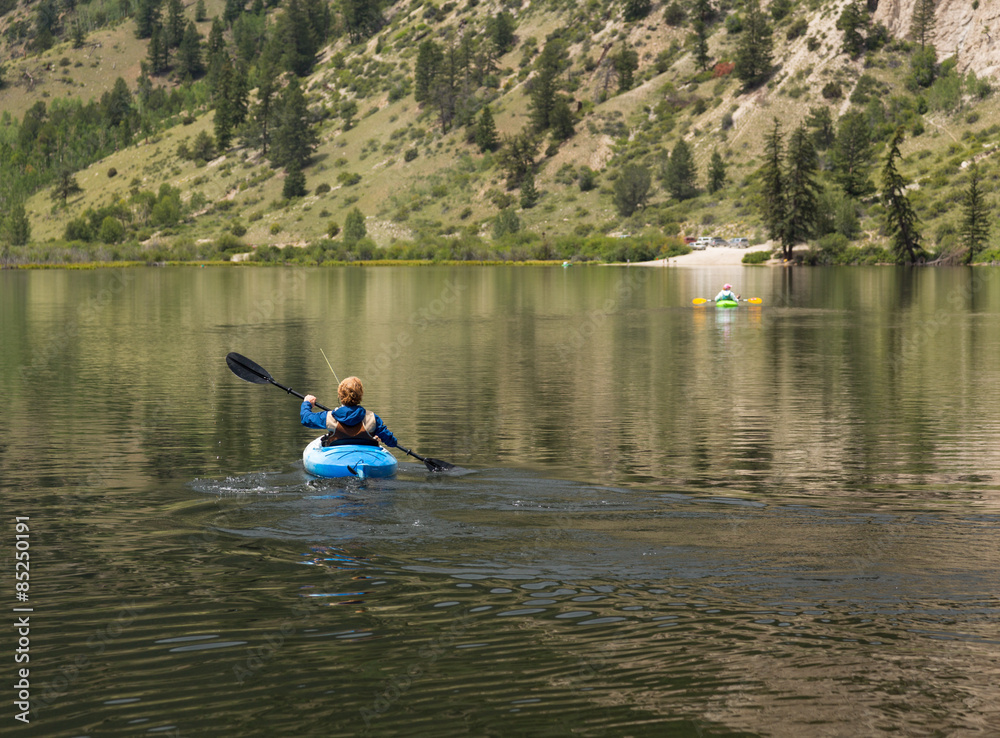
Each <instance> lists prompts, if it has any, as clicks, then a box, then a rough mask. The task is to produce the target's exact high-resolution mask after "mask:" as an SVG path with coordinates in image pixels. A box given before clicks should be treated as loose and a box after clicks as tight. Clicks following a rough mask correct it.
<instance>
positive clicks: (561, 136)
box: [549, 95, 576, 141]
mask: <svg viewBox="0 0 1000 738" xmlns="http://www.w3.org/2000/svg"><path fill="white" fill-rule="evenodd" d="M569 102H570V101H569V100H568V99H567V98H566V97H565V96H564V95H559V96H557V97H556V103H555V105H553V106H552V115H551V116H549V122H550V123H551V125H552V128H551V133H552V139H553V140H554V141H566V140H568V139H570V138H572V137H573V134H574V133H575V132H576V131H575V130H574V127H573V126H574V124H573V111H572V110H570V109H569Z"/></svg>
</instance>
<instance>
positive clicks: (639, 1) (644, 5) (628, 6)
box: [622, 0, 653, 22]
mask: <svg viewBox="0 0 1000 738" xmlns="http://www.w3.org/2000/svg"><path fill="white" fill-rule="evenodd" d="M652 6H653V4H652V3H651V2H650V0H625V7H624V8H623V9H622V17H623V18H624V19H625V20H626V21H627V22H631V21H637V20H641V19H642V18H645V17H646V16H647V15H649V10H650V8H652Z"/></svg>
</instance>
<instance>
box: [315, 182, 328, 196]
mask: <svg viewBox="0 0 1000 738" xmlns="http://www.w3.org/2000/svg"><path fill="white" fill-rule="evenodd" d="M329 191H330V183H329V182H322V183H321V184H318V185H316V194H317V195H324V194H326V193H327V192H329Z"/></svg>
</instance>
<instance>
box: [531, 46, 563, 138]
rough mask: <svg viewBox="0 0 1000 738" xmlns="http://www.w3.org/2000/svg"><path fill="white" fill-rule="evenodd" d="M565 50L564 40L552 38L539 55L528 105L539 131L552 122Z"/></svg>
mask: <svg viewBox="0 0 1000 738" xmlns="http://www.w3.org/2000/svg"><path fill="white" fill-rule="evenodd" d="M565 51H566V47H565V44H564V43H563V42H562V41H560V40H559V39H552V40H550V41H549V42H548V43H547V44H545V49H543V50H542V53H541V54H539V55H538V61H537V62H536V64H535V68H536V69H537V70H538V73H537V74H536V75H535V76H534V77H532V78H531V80H530V88H531V91H530V94H531V100H530V102H529V105H528V107H529V110H530V115H531V123H532V125H533V126H534V128H535V130H536V131H538V132H542V131H545V130H547V129H548V127H549V126H550V125H551V124H552V121H551V120H550V116H551V114H552V108H553V106H554V105H555V101H556V91H557V89H558V82H557V78H558V76H559V74H560V73H561V72H562V69H563V65H564V63H565Z"/></svg>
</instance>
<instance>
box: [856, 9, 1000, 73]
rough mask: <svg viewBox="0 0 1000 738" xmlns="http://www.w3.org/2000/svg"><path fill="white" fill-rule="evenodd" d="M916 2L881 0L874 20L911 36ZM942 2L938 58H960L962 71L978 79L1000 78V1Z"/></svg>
mask: <svg viewBox="0 0 1000 738" xmlns="http://www.w3.org/2000/svg"><path fill="white" fill-rule="evenodd" d="M914 5H916V0H880V2H879V4H878V10H876V11H875V16H874V19H875V21H877V22H881V23H883V24H885V26H886V28H888V29H889V32H890V33H891V34H892V35H893V36H896V37H899V38H907V37H909V35H910V22H911V20H912V18H913V6H914ZM972 5H973V0H938V1H937V9H936V11H935V14H934V17H935V25H934V33H933V35H932V39H933V42H934V47H935V48H936V49H937V52H938V58H939V59H946V58H948V57H949V56H956V55H957V57H958V68H959V70H960V71H965V70H968V69H971V70H973V71H974V72H975V73H976V74H977V75H978V76H980V77H984V76H990V77H997V76H1000V2H998V1H997V0H979V7H978V8H976V9H975V10H973V8H972Z"/></svg>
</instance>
